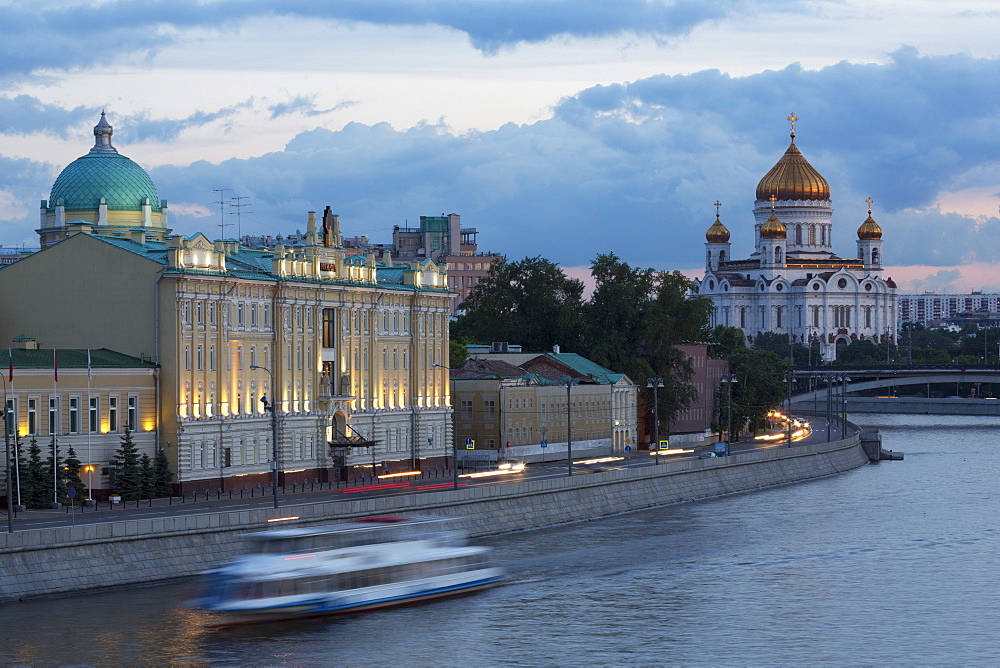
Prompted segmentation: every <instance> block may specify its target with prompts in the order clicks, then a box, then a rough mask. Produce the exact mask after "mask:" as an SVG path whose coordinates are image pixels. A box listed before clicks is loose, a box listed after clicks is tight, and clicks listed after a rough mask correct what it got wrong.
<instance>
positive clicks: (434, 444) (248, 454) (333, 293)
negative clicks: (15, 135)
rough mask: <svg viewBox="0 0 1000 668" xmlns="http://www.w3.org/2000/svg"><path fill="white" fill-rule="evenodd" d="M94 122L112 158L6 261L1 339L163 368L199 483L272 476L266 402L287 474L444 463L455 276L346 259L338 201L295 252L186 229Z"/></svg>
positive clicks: (50, 203) (88, 168) (175, 457)
mask: <svg viewBox="0 0 1000 668" xmlns="http://www.w3.org/2000/svg"><path fill="white" fill-rule="evenodd" d="M94 133H95V136H96V142H95V147H94V149H93V150H92V152H91V154H88V156H90V155H97V156H99V157H96V158H89V157H87V156H85V157H84V158H80V159H78V160H76V161H75V162H74V163H71V164H70V165H69V166H68V167H67V168H66V169H65V170H63V172H62V174H60V175H59V178H58V179H57V181H56V184H55V185H54V186H53V190H52V194H51V196H50V199H49V200H47V201H43V202H42V227H41V228H40V229H39V230H38V232H39V236H40V238H41V242H42V250H41V251H40V252H38V253H35V254H32V255H30V256H27V257H25V258H23V259H22V260H20V261H18V262H15V263H13V264H10V265H7V266H5V267H4V268H3V269H2V270H0V314H2V315H0V340H2V339H3V338H6V340H8V341H9V340H11V339H12V338H13V337H14V336H16V335H18V334H20V333H22V332H23V333H26V334H28V335H30V336H32V337H34V338H35V339H37V341H38V342H39V345H41V346H43V347H45V348H74V349H83V348H109V349H111V350H116V351H119V352H121V353H124V354H126V355H131V356H134V357H137V358H139V359H142V360H150V361H151V362H153V363H155V364H157V365H158V366H159V369H160V371H159V374H158V377H157V378H158V380H157V387H156V406H157V413H156V421H157V425H156V426H157V428H156V438H157V447H162V448H164V449H165V450H166V452H167V453H168V455H169V456H170V459H171V462H172V464H171V465H172V467H173V470H174V471H175V473H176V481H177V483H178V487H179V489H181V490H184V491H189V490H203V489H211V490H212V491H214V490H215V489H216V488H217V487H222V488H223V489H234V488H237V489H238V488H242V487H243V486H245V485H250V486H253V485H256V484H267V482H269V480H270V472H271V465H272V461H273V457H272V452H273V442H272V436H271V434H272V431H271V422H270V418H271V416H270V414H269V413H267V412H265V410H264V405H263V402H262V401H261V399H263V398H265V397H266V398H267V399H268V401H271V402H273V403H274V404H275V405H276V406H277V412H276V415H277V421H278V442H277V445H278V448H277V450H278V467H279V470H280V471H281V472H282V473H283V476H284V479H285V482H287V484H291V482H292V481H294V480H298V481H306V480H308V481H312V480H313V479H315V478H320V479H325V480H330V479H334V478H335V477H337V476H345V475H351V474H352V470H351V469H352V467H361V466H368V467H370V466H371V464H372V462H373V461H377V462H378V463H379V466H380V467H381V468H382V469H383V470H384V469H390V470H400V469H407V470H409V469H412V468H419V467H421V466H428V465H435V464H436V463H437V462H438V461H440V462H444V461H445V455H446V454H447V453H448V452H449V451H450V447H451V440H450V439H451V428H450V425H451V421H450V415H451V408H450V397H449V384H448V377H447V370H446V368H445V367H447V365H448V362H447V352H448V316H449V313H450V309H449V298H450V296H451V294H450V293H449V291H448V289H447V285H448V283H447V275H446V273H445V271H443V270H442V269H441V268H439V267H438V266H437V265H436V264H435V263H434V262H433V261H431V260H423V261H414V262H411V263H410V264H409V265H406V266H393V263H392V262H391V261H388V262H385V261H384V262H383V263H376V261H375V258H374V256H372V255H367V256H358V255H353V256H349V255H347V254H346V253H345V251H344V249H343V247H342V241H341V233H340V221H339V219H338V217H337V216H335V215H333V214H332V213H331V212H330V209H329V207H327V210H326V211H325V212H324V214H323V215H322V217H321V218H320V219H317V217H316V215H315V214H314V213H312V212H309V213H308V214H307V220H306V225H307V234H306V239H305V242H304V243H302V244H299V245H296V246H291V247H288V246H283V245H281V244H277V245H275V246H273V247H271V248H268V249H253V250H250V249H247V248H244V247H240V246H239V245H238V243H237V242H236V241H230V240H212V239H209V238H207V237H205V236H204V235H202V234H195V235H193V236H190V237H180V236H176V235H171V234H170V230H169V229H167V228H166V214H165V211H166V202H165V201H160V200H158V196H157V193H156V190H155V187H154V186H153V185H152V181H151V180H149V177H148V175H145V172H144V171H143V170H142V169H141V167H139V166H138V165H137V164H136V163H134V162H132V161H131V160H128V159H127V158H126V159H124V160H117V159H115V158H113V157H111V158H109V156H115V155H118V154H117V150H116V149H115V148H114V147H113V146H112V144H111V141H110V138H111V133H112V129H111V126H110V124H108V122H107V120H106V119H105V118H104V115H103V114H102V118H101V122H100V123H99V124H98V126H97V127H95V129H94ZM95 152H96V153H95ZM137 169H138V170H139V171H140V172H142V174H139V173H138V172H136V170H137ZM142 177H145V178H142ZM78 190H80V191H82V192H77V191H78ZM154 202H155V203H156V204H159V206H154V204H153V203H154ZM154 214H156V215H154ZM70 218H72V219H70Z"/></svg>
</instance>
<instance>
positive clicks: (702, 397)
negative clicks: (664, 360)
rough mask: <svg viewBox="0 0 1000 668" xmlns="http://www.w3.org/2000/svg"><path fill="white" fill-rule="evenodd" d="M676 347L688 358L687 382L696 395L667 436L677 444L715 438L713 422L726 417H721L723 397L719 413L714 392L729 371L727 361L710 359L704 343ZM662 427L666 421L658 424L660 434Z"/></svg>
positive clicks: (723, 412)
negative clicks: (689, 369) (689, 377)
mask: <svg viewBox="0 0 1000 668" xmlns="http://www.w3.org/2000/svg"><path fill="white" fill-rule="evenodd" d="M677 349H678V350H681V351H682V352H683V353H684V354H685V355H687V358H688V359H689V360H691V367H692V369H693V371H694V375H693V376H692V377H691V381H690V382H691V384H692V385H693V386H694V389H695V391H697V393H698V396H697V397H696V398H695V400H694V401H693V402H692V403H691V405H690V406H688V407H687V408H686V409H685V410H683V411H681V413H680V415H678V416H677V419H676V420H674V422H673V423H672V424H671V425H670V439H671V441H672V442H674V443H680V444H683V443H691V442H699V441H703V440H706V439H714V437H713V435H712V423H713V422H715V421H716V420H718V419H720V417H721V418H722V419H723V420H724V419H725V418H724V417H723V416H724V414H725V410H726V406H725V401H723V405H722V406H721V409H722V412H721V413H720V411H719V409H720V406H719V405H718V404H717V402H716V396H717V391H718V389H719V384H720V382H721V379H722V377H723V376H724V375H725V374H727V373H728V372H729V363H728V362H727V361H726V360H716V359H711V358H710V357H709V356H708V346H707V345H706V344H702V343H694V344H686V345H680V346H677ZM665 428H666V425H665V424H661V425H660V433H661V434H662V433H664V432H663V430H664V429H665Z"/></svg>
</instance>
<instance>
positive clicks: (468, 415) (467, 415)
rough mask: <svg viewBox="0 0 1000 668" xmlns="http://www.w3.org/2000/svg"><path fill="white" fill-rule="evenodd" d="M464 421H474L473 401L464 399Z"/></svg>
mask: <svg viewBox="0 0 1000 668" xmlns="http://www.w3.org/2000/svg"><path fill="white" fill-rule="evenodd" d="M462 419H463V420H471V419H472V400H471V399H462Z"/></svg>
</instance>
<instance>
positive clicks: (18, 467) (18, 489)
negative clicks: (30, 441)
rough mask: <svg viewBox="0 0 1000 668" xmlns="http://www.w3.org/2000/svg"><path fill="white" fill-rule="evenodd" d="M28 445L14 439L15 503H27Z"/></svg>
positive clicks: (13, 473)
mask: <svg viewBox="0 0 1000 668" xmlns="http://www.w3.org/2000/svg"><path fill="white" fill-rule="evenodd" d="M27 450H28V448H27V443H25V442H24V441H20V440H18V439H17V438H15V439H14V455H15V456H14V470H13V471H12V472H11V474H12V476H13V485H14V503H25V501H24V480H25V475H26V474H27V471H28V459H27V455H28V452H27Z"/></svg>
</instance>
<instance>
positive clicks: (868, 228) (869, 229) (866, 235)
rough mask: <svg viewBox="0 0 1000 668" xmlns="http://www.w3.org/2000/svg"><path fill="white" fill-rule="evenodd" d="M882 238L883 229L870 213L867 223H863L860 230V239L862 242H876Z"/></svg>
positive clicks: (866, 219)
mask: <svg viewBox="0 0 1000 668" xmlns="http://www.w3.org/2000/svg"><path fill="white" fill-rule="evenodd" d="M881 238H882V228H881V227H879V226H878V223H876V222H875V219H874V218H872V212H871V211H869V212H868V217H867V218H865V222H863V223H861V227H859V228H858V239H861V240H862V241H875V240H876V239H881Z"/></svg>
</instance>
